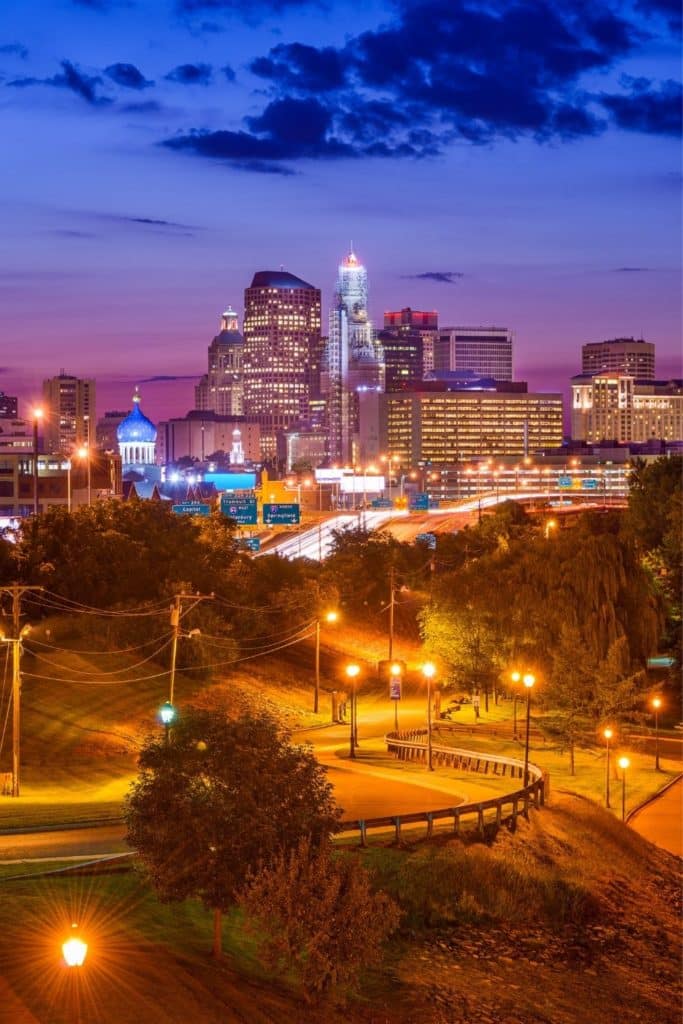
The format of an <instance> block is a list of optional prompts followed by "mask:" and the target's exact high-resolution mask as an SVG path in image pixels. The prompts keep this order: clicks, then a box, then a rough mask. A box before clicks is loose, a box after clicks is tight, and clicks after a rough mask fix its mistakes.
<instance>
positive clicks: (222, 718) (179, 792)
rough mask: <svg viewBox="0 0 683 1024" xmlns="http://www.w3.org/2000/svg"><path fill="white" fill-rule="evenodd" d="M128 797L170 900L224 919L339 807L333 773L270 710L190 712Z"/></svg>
mask: <svg viewBox="0 0 683 1024" xmlns="http://www.w3.org/2000/svg"><path fill="white" fill-rule="evenodd" d="M139 764H140V774H139V777H138V780H137V782H136V783H135V784H134V785H133V787H132V789H131V791H130V793H129V794H128V796H127V798H126V802H125V809H124V814H125V819H126V824H127V828H128V832H127V840H128V842H129V843H130V844H131V846H133V847H134V849H135V850H137V852H138V855H139V857H140V861H141V863H142V866H143V869H144V871H145V873H146V874H147V876H148V878H149V880H150V882H151V884H152V885H153V887H154V889H155V890H156V892H157V894H158V895H159V898H160V899H161V900H162V902H174V901H180V900H184V899H187V898H188V897H196V898H198V899H200V900H201V901H202V902H203V904H204V906H205V907H206V908H207V909H210V910H212V911H213V914H214V939H213V953H214V955H215V956H220V954H221V915H222V913H223V912H224V911H226V910H227V909H228V908H229V907H230V906H231V905H232V904H233V903H234V901H235V898H236V895H237V892H238V890H239V888H240V887H241V886H242V884H243V883H244V881H245V879H246V878H247V876H248V874H249V872H250V871H253V870H254V869H255V868H256V867H257V865H259V864H262V865H263V866H264V867H268V866H270V865H271V864H272V863H273V860H274V859H275V858H276V857H277V855H278V854H279V853H281V852H283V851H288V850H290V849H293V848H294V847H295V846H296V845H297V843H299V841H300V840H301V839H302V838H303V837H308V838H309V840H310V842H311V847H312V848H313V849H316V848H317V847H318V846H320V844H321V843H322V842H324V841H325V840H327V839H328V837H329V835H330V833H331V832H333V831H334V830H335V829H336V827H337V823H338V821H339V817H340V813H341V812H340V811H339V809H338V808H337V807H336V806H335V804H334V800H333V797H332V787H331V785H330V783H329V782H328V781H327V779H326V773H325V769H324V768H322V767H321V766H320V765H319V764H318V763H317V761H316V760H315V758H314V756H313V754H312V752H311V751H310V750H309V749H307V748H304V747H301V746H294V745H292V744H291V743H290V742H289V736H288V735H287V733H286V732H285V731H284V730H283V729H281V727H280V726H279V724H278V723H277V722H276V721H275V719H274V718H272V717H271V716H270V715H268V714H266V713H265V712H263V713H259V714H257V715H253V714H252V715H247V714H246V713H241V714H240V715H239V716H238V717H236V718H233V719H230V718H228V717H227V716H226V714H225V713H224V712H222V711H206V710H203V709H199V708H187V709H185V710H184V712H183V714H182V715H181V717H180V719H179V721H178V724H177V725H176V726H174V728H173V735H172V737H171V742H168V741H167V740H164V739H163V738H151V739H150V740H149V741H148V742H147V744H146V745H145V746H144V748H143V750H142V752H141V754H140V762H139Z"/></svg>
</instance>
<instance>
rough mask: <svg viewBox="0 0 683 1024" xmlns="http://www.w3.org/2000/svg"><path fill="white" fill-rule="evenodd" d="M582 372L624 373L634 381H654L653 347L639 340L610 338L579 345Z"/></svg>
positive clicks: (648, 342) (650, 343)
mask: <svg viewBox="0 0 683 1024" xmlns="http://www.w3.org/2000/svg"><path fill="white" fill-rule="evenodd" d="M581 372H582V373H600V374H602V373H626V374H629V375H630V376H631V377H635V378H636V380H654V379H655V346H654V345H653V344H652V342H651V341H643V339H642V338H639V339H636V338H613V339H612V340H611V341H592V342H588V344H586V345H582V346H581Z"/></svg>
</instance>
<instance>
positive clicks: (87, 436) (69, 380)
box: [43, 370, 95, 453]
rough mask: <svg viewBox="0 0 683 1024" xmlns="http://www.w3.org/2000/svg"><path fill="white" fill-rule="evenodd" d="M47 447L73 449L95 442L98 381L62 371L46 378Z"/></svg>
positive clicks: (45, 428) (64, 450)
mask: <svg viewBox="0 0 683 1024" xmlns="http://www.w3.org/2000/svg"><path fill="white" fill-rule="evenodd" d="M43 398H44V400H45V404H46V405H47V408H46V409H45V419H44V424H45V427H44V430H45V435H44V436H45V448H46V450H47V451H49V452H58V451H61V452H67V453H68V452H71V451H72V450H73V449H74V448H75V447H76V446H77V445H79V444H87V445H94V444H95V381H94V380H81V379H80V378H79V377H72V376H70V375H69V374H68V373H64V370H62V371H61V372H60V374H59V376H58V377H50V378H49V379H48V380H44V381H43Z"/></svg>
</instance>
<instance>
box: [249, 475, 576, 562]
mask: <svg viewBox="0 0 683 1024" xmlns="http://www.w3.org/2000/svg"><path fill="white" fill-rule="evenodd" d="M562 497H566V494H565V495H562V494H560V493H559V492H558V493H557V494H555V493H548V491H532V492H529V491H524V492H520V493H518V494H505V493H503V494H496V493H486V494H480V495H476V496H475V497H473V498H464V499H462V500H461V501H457V502H453V503H452V505H450V506H449V507H448V508H439V509H429V511H425V512H409V511H408V509H396V508H393V509H374V508H373V509H361V510H358V511H356V512H341V513H338V514H337V515H333V516H331V517H329V518H328V519H324V520H322V521H321V522H320V523H318V524H317V525H316V526H312V527H309V528H308V529H303V530H301V531H299V532H298V533H296V534H293V535H288V536H287V537H286V538H285V539H284V540H281V541H279V542H277V543H276V544H274V545H272V546H269V547H267V548H266V549H265V550H263V551H260V552H258V554H256V555H255V557H256V558H258V557H260V556H262V555H275V554H277V555H280V556H281V557H282V558H310V559H312V560H314V561H316V562H319V561H322V560H324V559H325V558H327V557H328V556H329V555H330V553H331V551H332V545H333V537H332V534H333V532H334V531H335V530H347V529H354V528H356V527H363V528H364V529H367V530H378V529H382V528H385V527H386V528H390V529H391V532H392V533H394V534H395V535H396V536H397V537H398V539H400V540H405V541H410V540H414V539H415V536H416V534H418V533H431V532H438V533H441V532H455V531H457V530H459V529H462V528H463V526H466V525H467V524H468V523H472V522H475V521H476V519H477V518H478V516H479V514H480V513H481V512H484V511H486V510H487V509H491V508H494V507H495V506H496V505H499V504H501V503H502V502H504V501H523V502H529V501H549V500H557V499H559V498H562ZM574 497H576V495H574ZM591 507H594V502H592V503H591V502H590V501H588V500H586V499H584V501H583V503H582V508H586V509H587V508H591Z"/></svg>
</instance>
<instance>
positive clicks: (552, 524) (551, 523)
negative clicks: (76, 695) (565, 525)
mask: <svg viewBox="0 0 683 1024" xmlns="http://www.w3.org/2000/svg"><path fill="white" fill-rule="evenodd" d="M556 529H557V519H548V521H547V522H546V524H545V529H544V530H543V536H544V537H545V539H546V540H548V538H549V537H550V532H551V530H556Z"/></svg>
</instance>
